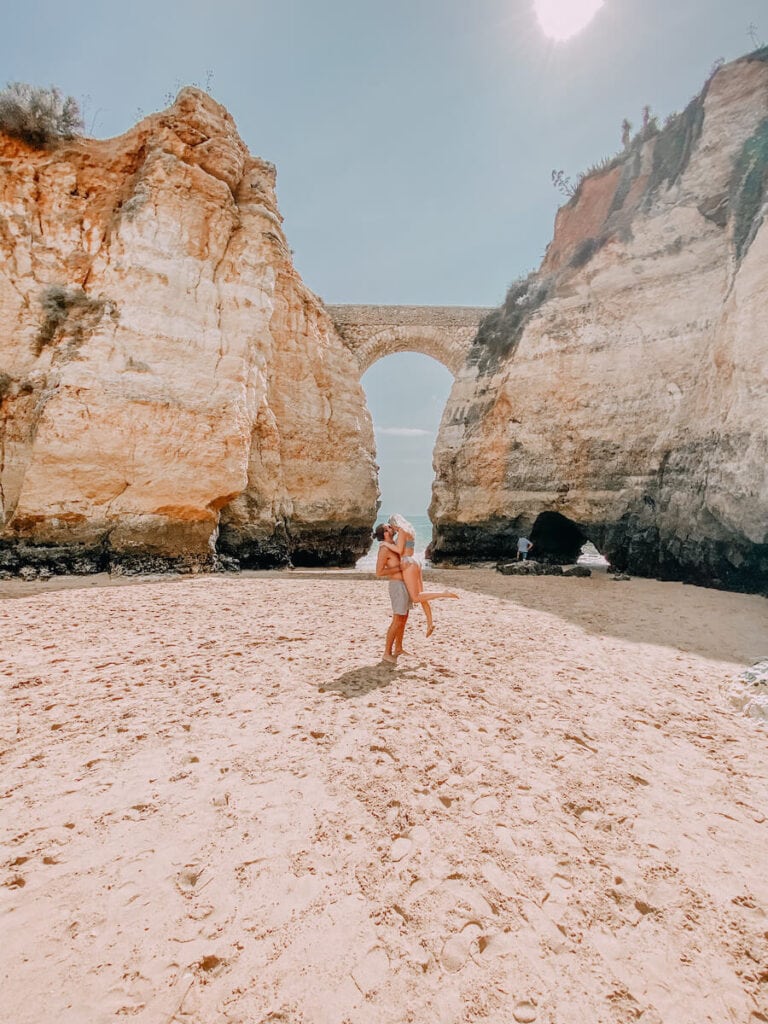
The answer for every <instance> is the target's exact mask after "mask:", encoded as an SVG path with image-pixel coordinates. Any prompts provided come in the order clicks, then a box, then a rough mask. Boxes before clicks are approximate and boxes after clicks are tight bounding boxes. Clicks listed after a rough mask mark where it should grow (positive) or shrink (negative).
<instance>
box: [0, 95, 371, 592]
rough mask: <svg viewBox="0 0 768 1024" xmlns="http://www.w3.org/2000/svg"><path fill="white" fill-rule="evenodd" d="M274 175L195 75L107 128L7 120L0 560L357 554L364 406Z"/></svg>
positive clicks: (319, 558)
mask: <svg viewBox="0 0 768 1024" xmlns="http://www.w3.org/2000/svg"><path fill="white" fill-rule="evenodd" d="M274 186H275V172H274V168H273V167H272V166H271V165H270V164H268V163H265V162H264V161H262V160H259V159H256V158H254V157H252V156H251V155H250V154H249V153H248V151H247V149H246V147H245V145H244V143H243V142H242V141H241V139H240V138H239V136H238V134H237V131H236V129H235V126H234V123H233V121H232V118H231V117H230V115H229V114H228V113H227V112H226V111H225V110H224V108H223V107H221V106H219V105H218V104H216V103H215V102H214V101H213V100H212V99H211V98H210V97H209V96H207V95H206V94H204V93H202V92H200V91H198V90H194V89H185V90H184V91H183V92H182V93H180V95H179V97H178V99H177V101H176V103H175V104H174V105H173V106H172V107H171V108H170V109H169V110H167V111H165V112H163V113H160V114H156V115H153V116H151V117H149V118H147V119H145V120H144V121H142V122H141V123H140V124H139V125H137V126H136V127H135V128H134V129H132V130H131V131H129V132H128V133H127V134H125V135H123V136H121V137H120V138H117V139H112V140H108V141H103V142H102V141H94V140H79V141H76V142H73V143H69V144H66V145H64V146H61V147H59V148H58V149H56V150H55V151H53V152H40V151H35V150H31V149H29V148H27V147H26V146H24V145H23V144H21V143H19V142H16V141H14V140H12V139H8V138H5V137H3V136H0V570H2V569H5V570H11V571H15V570H16V571H17V570H18V569H19V568H20V567H22V566H35V565H39V566H47V567H48V568H51V569H53V570H54V571H66V570H72V569H74V570H75V571H82V572H86V571H94V570H96V569H104V568H107V567H110V566H111V567H113V568H114V567H115V566H124V567H126V568H129V569H130V568H141V569H150V568H157V569H163V568H183V567H210V566H212V565H214V564H215V562H216V558H217V552H218V553H219V554H221V553H224V554H226V555H230V556H235V557H237V558H238V559H239V560H240V561H241V563H242V564H243V565H246V566H266V565H275V564H284V563H286V561H288V560H289V559H292V560H293V561H294V563H295V564H325V563H330V564H350V563H351V562H352V561H354V559H355V558H356V557H358V556H359V555H360V554H362V553H363V552H364V551H365V550H366V549H367V547H368V544H369V539H370V528H371V525H372V521H373V516H374V513H375V508H376V498H377V490H376V477H375V464H374V461H373V432H372V426H371V421H370V417H369V415H368V412H367V409H366V406H365V401H364V396H363V393H362V390H361V388H360V385H359V382H358V379H357V374H356V372H355V367H354V365H353V362H352V360H351V359H350V357H349V353H348V352H347V350H346V349H345V348H344V346H343V344H342V342H341V340H340V339H339V338H338V336H337V335H336V333H335V331H334V329H333V326H332V324H331V322H330V320H329V318H328V316H327V314H326V313H325V311H324V309H323V307H322V304H321V302H320V301H319V300H318V299H317V297H316V296H315V295H313V294H312V293H311V292H310V291H309V290H308V289H307V288H306V287H305V286H304V285H303V283H302V281H301V280H300V278H299V276H298V275H297V273H296V272H295V270H294V269H293V267H292V264H291V259H290V251H289V249H288V247H287V244H286V241H285V237H284V235H283V231H282V228H281V217H280V214H279V212H278V210H277V205H276V201H275V192H274Z"/></svg>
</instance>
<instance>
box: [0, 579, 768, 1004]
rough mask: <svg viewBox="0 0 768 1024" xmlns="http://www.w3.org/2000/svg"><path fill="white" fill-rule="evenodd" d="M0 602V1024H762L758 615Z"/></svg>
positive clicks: (765, 610) (88, 594) (166, 585)
mask: <svg viewBox="0 0 768 1024" xmlns="http://www.w3.org/2000/svg"><path fill="white" fill-rule="evenodd" d="M428 586H429V587H430V588H439V587H443V586H448V587H452V588H454V589H456V590H457V592H458V593H459V594H460V597H461V599H460V600H459V601H442V602H440V603H439V604H437V605H436V606H435V615H436V622H437V630H436V632H435V634H434V636H432V637H431V638H430V639H429V640H427V639H425V637H424V635H423V634H424V629H423V616H422V615H421V613H420V612H414V613H413V614H412V617H411V622H410V624H409V627H408V631H407V635H406V641H407V648H408V650H409V651H410V652H411V654H410V656H408V657H403V658H402V659H401V660H400V663H399V664H398V666H397V668H395V669H391V668H389V667H387V666H384V665H382V664H380V657H381V653H382V646H383V644H382V641H383V636H384V632H385V629H386V626H387V623H388V619H389V607H388V601H387V592H386V586H385V585H384V584H382V583H381V582H379V581H376V580H374V579H372V578H370V577H367V576H365V575H364V574H361V573H355V572H322V571H317V572H309V571H292V572H290V571H289V572H281V573H252V574H243V575H242V576H240V577H237V576H218V577H212V576H207V577H202V576H201V577H196V578H189V577H187V578H183V579H170V578H164V579H153V580H150V581H136V580H126V579H117V580H112V581H110V580H108V579H107V578H106V577H93V578H88V579H79V580H74V579H70V580H51V581H50V582H47V583H41V582H36V583H21V582H8V583H2V584H0V685H1V686H2V693H3V708H4V714H3V716H2V722H1V723H0V741H1V742H0V749H1V750H2V758H1V760H0V764H1V765H2V787H1V789H2V798H3V799H2V802H1V803H0V809H1V810H2V851H3V852H2V857H3V861H2V881H3V885H2V888H0V914H1V920H2V935H3V943H4V950H3V952H4V955H3V966H2V974H3V984H2V990H3V995H2V1000H0V1019H1V1020H2V1021H3V1022H7V1024H41V1022H43V1021H46V1022H47V1021H56V1022H58V1024H86V1022H87V1024H101V1022H108V1021H115V1020H119V1019H123V1018H126V1019H131V1020H135V1021H137V1022H142V1024H144V1022H147V1024H149V1022H153V1024H171V1022H173V1021H176V1022H188V1024H225V1022H226V1024H234V1022H238V1024H261V1022H267V1021H269V1022H284V1024H298V1022H303V1024H395V1022H398V1024H399V1022H406V1021H407V1022H415V1024H416V1022H418V1024H431V1022H436V1024H437V1022H439V1024H458V1022H475V1021H489V1022H493V1024H496V1022H498V1024H502V1022H503V1024H507V1022H513V1021H517V1022H529V1024H530V1022H534V1021H535V1022H541V1024H544V1022H546V1024H585V1022H590V1024H593V1022H594V1024H597V1022H606V1024H607V1022H617V1024H618V1022H622V1024H623V1022H634V1021H642V1022H643V1024H671V1022H674V1024H687V1022H690V1024H694V1022H695V1024H704V1022H712V1024H724V1022H734V1024H747V1022H750V1024H753V1022H754V1024H757V1022H759V1021H768V916H767V914H768V872H766V851H768V820H767V819H768V730H766V728H765V727H761V726H760V725H758V724H756V723H755V722H754V721H752V720H750V719H748V718H746V717H745V716H743V715H741V714H740V713H739V712H738V711H737V710H735V709H734V708H733V707H732V706H731V704H730V703H729V700H728V693H727V691H728V683H729V680H730V679H731V677H732V676H734V674H737V673H738V672H740V671H741V670H742V669H743V668H744V667H745V666H747V665H749V664H751V663H752V662H754V661H757V660H758V659H759V658H761V657H765V656H766V654H768V602H767V601H765V600H764V599H762V598H759V597H754V596H745V595H739V594H732V593H721V592H716V591H711V590H705V589H701V588H696V587H689V586H683V585H681V584H675V583H659V582H655V581H649V580H640V579H633V580H631V581H630V582H625V583H618V582H614V581H613V580H612V579H611V578H610V577H608V576H606V575H604V574H603V573H596V574H595V575H594V576H593V577H592V578H591V579H557V578H549V577H540V578H535V577H534V578H514V577H502V576H500V575H498V574H496V573H494V572H493V571H492V570H490V569H471V570H470V569H467V570H443V571H433V572H432V573H431V574H430V575H429V579H428Z"/></svg>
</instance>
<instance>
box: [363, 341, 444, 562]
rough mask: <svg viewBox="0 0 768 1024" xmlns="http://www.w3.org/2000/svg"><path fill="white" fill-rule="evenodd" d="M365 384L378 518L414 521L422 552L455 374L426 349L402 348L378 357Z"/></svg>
mask: <svg viewBox="0 0 768 1024" xmlns="http://www.w3.org/2000/svg"><path fill="white" fill-rule="evenodd" d="M361 383H362V386H363V390H364V391H365V395H366V400H367V403H368V408H369V410H370V412H371V416H372V418H373V425H374V431H375V437H376V461H377V463H378V466H379V473H378V476H379V491H380V510H379V516H378V518H379V521H381V520H382V519H383V518H385V517H387V516H389V515H391V514H392V513H393V512H400V513H401V514H402V515H404V516H406V518H409V519H412V521H413V522H414V526H416V527H417V533H418V536H417V548H419V547H420V548H421V550H422V551H423V549H424V548H425V547H426V545H427V544H428V543H429V541H430V539H431V523H430V522H429V517H428V509H429V504H430V500H431V497H432V482H433V480H434V468H433V452H434V447H435V441H436V440H437V432H438V428H439V426H440V420H441V418H442V415H443V410H444V409H445V405H446V402H447V401H448V395H449V394H450V391H451V387H452V386H453V374H452V373H451V372H450V370H449V369H448V368H447V367H446V366H445V364H444V362H443V361H442V360H437V359H436V358H435V357H434V356H430V355H427V354H425V353H424V352H423V351H419V352H413V351H398V352H394V353H393V352H388V353H387V354H384V355H382V356H380V357H379V358H377V359H376V360H375V361H374V362H373V363H372V364H371V365H370V366H369V367H368V369H367V370H366V371H365V372H364V373H363V375H362V378H361Z"/></svg>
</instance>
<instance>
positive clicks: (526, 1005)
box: [512, 999, 537, 1024]
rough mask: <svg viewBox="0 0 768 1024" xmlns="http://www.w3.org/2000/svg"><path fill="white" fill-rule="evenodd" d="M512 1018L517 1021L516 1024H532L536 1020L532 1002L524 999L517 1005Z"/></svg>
mask: <svg viewBox="0 0 768 1024" xmlns="http://www.w3.org/2000/svg"><path fill="white" fill-rule="evenodd" d="M512 1016H513V1017H514V1018H515V1020H516V1021H518V1024H533V1022H534V1021H535V1020H536V1016H537V1014H536V1007H535V1006H534V1004H533V1003H532V1002H530V1001H529V1000H527V999H525V1000H523V1001H522V1002H520V1003H517V1004H516V1006H515V1008H514V1010H513V1011H512Z"/></svg>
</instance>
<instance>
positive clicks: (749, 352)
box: [431, 52, 768, 590]
mask: <svg viewBox="0 0 768 1024" xmlns="http://www.w3.org/2000/svg"><path fill="white" fill-rule="evenodd" d="M766 56H767V55H766V53H764V52H763V53H758V54H755V55H752V56H751V57H749V58H744V59H743V60H740V61H737V62H735V63H733V64H730V65H726V66H725V67H724V68H722V69H721V70H720V71H719V72H718V73H717V74H716V75H715V77H714V78H713V79H711V80H710V82H708V84H707V87H706V88H705V90H704V91H703V93H702V94H701V96H699V97H698V98H697V99H696V100H694V101H693V102H692V104H691V105H690V106H689V108H688V109H687V110H686V111H685V112H684V113H683V114H682V115H680V116H679V117H678V118H676V119H675V120H674V121H673V122H672V123H671V124H669V125H668V126H667V127H665V129H664V130H663V131H662V132H661V134H658V135H656V136H654V137H653V138H649V139H647V140H645V141H644V142H638V143H637V144H636V145H634V146H633V147H632V148H631V149H630V151H629V152H628V153H627V154H626V156H625V158H624V159H622V160H621V161H619V162H618V163H617V165H616V166H615V167H613V168H610V169H607V170H606V171H605V172H603V173H601V174H596V175H593V176H591V177H590V178H588V179H587V180H585V181H584V182H583V184H582V187H581V188H580V190H579V192H578V194H577V196H576V197H575V198H574V199H573V200H572V201H571V202H569V203H568V205H567V206H565V207H564V208H563V209H561V210H560V212H559V214H558V217H557V222H556V227H555V236H554V239H553V241H552V243H551V245H550V247H549V249H548V251H547V254H546V257H545V260H544V262H543V264H542V267H541V269H540V270H539V272H538V273H536V274H534V275H532V276H531V277H530V278H529V279H528V280H527V281H525V282H521V283H520V284H519V285H518V286H516V287H513V289H512V290H511V291H510V294H509V296H508V297H507V301H506V303H505V305H504V306H503V307H502V308H501V309H500V310H498V311H497V312H495V313H493V314H492V315H491V316H490V317H489V318H488V319H487V320H486V321H485V322H484V324H483V325H482V326H481V329H480V331H479V333H478V336H477V338H476V340H475V342H474V344H473V346H472V350H471V353H470V357H469V360H468V362H467V364H466V366H465V367H464V368H463V370H462V371H461V372H460V373H459V375H458V377H457V380H456V383H455V385H454V388H453V391H452V393H451V397H450V399H449V403H448V406H447V408H446V411H445V415H444V417H443V422H442V425H441V428H440V434H439V436H438V442H437V447H436V451H435V469H436V474H437V476H436V481H435V487H434V492H433V503H432V509H431V513H432V518H433V521H434V522H435V526H436V529H435V539H434V543H433V551H434V557H435V558H436V559H438V560H440V559H448V558H451V559H466V558H467V557H476V558H477V557H484V558H496V557H504V556H506V555H509V554H512V553H513V551H514V545H515V541H516V538H517V536H518V535H519V534H520V533H526V534H528V535H529V536H530V537H531V539H532V540H534V542H535V543H536V544H537V551H538V553H539V556H540V557H545V558H546V557H549V558H553V559H555V558H556V559H560V560H563V559H565V558H571V557H574V556H575V555H576V554H577V553H578V550H579V548H580V546H581V544H582V543H583V541H584V540H585V539H587V538H588V539H591V540H592V541H593V542H594V543H595V544H596V545H597V546H598V548H599V549H600V550H601V551H602V552H603V553H604V554H606V556H607V557H608V558H609V559H610V560H611V562H612V563H613V564H615V565H616V566H617V567H620V568H625V569H629V570H631V571H633V572H635V573H639V574H644V575H655V576H660V577H662V578H676V579H686V580H691V581H697V582H703V583H710V584H715V585H722V586H728V587H736V588H743V589H748V590H764V589H766V588H768V475H767V474H768V470H767V467H768V327H767V326H766V325H768V224H765V223H764V213H765V209H766V200H767V197H768V64H767V63H766Z"/></svg>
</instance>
